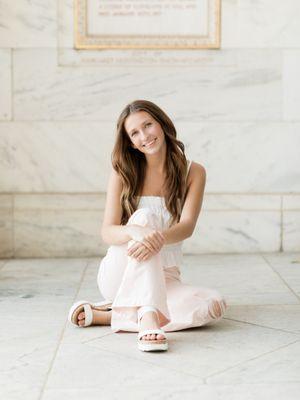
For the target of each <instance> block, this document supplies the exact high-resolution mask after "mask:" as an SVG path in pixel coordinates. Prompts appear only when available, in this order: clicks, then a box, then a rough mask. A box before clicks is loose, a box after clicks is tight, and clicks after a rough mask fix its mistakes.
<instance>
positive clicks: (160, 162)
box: [146, 151, 166, 174]
mask: <svg viewBox="0 0 300 400" xmlns="http://www.w3.org/2000/svg"><path fill="white" fill-rule="evenodd" d="M165 161H166V152H165V151H162V152H160V153H157V154H151V155H146V163H147V169H148V171H153V172H159V173H161V174H162V173H163V172H164V170H165Z"/></svg>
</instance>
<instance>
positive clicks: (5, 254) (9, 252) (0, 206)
mask: <svg viewBox="0 0 300 400" xmlns="http://www.w3.org/2000/svg"><path fill="white" fill-rule="evenodd" d="M13 241H14V239H13V197H12V196H11V195H5V194H1V195H0V243H1V245H0V258H10V257H12V256H13V254H14V249H13V247H14V244H13Z"/></svg>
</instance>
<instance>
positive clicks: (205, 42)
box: [74, 0, 221, 49]
mask: <svg viewBox="0 0 300 400" xmlns="http://www.w3.org/2000/svg"><path fill="white" fill-rule="evenodd" d="M220 8H221V0H75V10H74V15H75V30H74V31H75V48H77V49H201V48H205V49H208V48H219V47H220V12H221V10H220Z"/></svg>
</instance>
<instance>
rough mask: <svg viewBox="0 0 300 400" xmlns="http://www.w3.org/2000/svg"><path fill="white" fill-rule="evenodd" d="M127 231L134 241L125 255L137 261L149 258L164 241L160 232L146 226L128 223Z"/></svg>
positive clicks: (159, 248)
mask: <svg viewBox="0 0 300 400" xmlns="http://www.w3.org/2000/svg"><path fill="white" fill-rule="evenodd" d="M128 233H129V235H130V236H131V238H132V240H134V241H135V243H134V244H133V245H132V246H131V247H130V248H129V249H128V250H127V255H128V256H130V257H133V258H135V259H137V260H138V261H146V260H148V259H149V258H151V257H152V256H153V255H154V254H157V253H158V252H159V251H160V250H161V248H162V246H163V245H164V243H165V238H164V236H163V234H162V232H161V231H158V230H155V229H152V228H150V227H148V226H140V225H129V226H128Z"/></svg>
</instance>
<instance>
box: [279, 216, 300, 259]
mask: <svg viewBox="0 0 300 400" xmlns="http://www.w3.org/2000/svg"><path fill="white" fill-rule="evenodd" d="M283 250H284V251H300V211H284V212H283Z"/></svg>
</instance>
